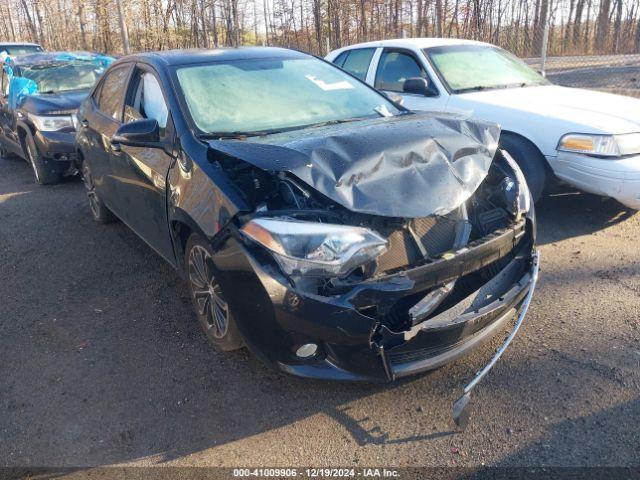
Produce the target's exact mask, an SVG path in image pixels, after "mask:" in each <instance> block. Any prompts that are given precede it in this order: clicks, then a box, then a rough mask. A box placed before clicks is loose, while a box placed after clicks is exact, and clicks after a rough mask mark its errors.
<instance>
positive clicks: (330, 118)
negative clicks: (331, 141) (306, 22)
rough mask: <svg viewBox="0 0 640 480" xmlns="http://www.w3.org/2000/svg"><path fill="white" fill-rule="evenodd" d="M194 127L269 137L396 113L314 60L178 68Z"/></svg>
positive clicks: (350, 79)
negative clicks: (281, 131) (316, 126)
mask: <svg viewBox="0 0 640 480" xmlns="http://www.w3.org/2000/svg"><path fill="white" fill-rule="evenodd" d="M177 76H178V82H179V84H180V88H181V89H182V93H183V95H184V98H185V100H186V104H187V107H188V109H189V113H190V114H191V117H192V119H193V122H194V123H195V125H196V127H197V128H198V129H199V130H200V131H201V132H203V133H206V134H211V135H214V136H215V135H224V134H228V135H231V134H238V133H242V132H246V133H247V134H250V133H257V132H273V131H278V130H289V129H295V128H302V127H306V126H310V125H315V124H322V123H332V122H341V121H348V120H354V119H357V118H367V117H377V116H390V115H395V114H398V113H400V111H399V110H398V109H397V108H396V107H394V106H393V104H392V103H391V102H389V101H388V100H387V99H386V98H385V97H383V96H382V95H381V94H379V93H377V92H376V91H374V90H372V89H371V88H369V87H367V86H366V85H364V84H362V83H360V82H359V81H357V80H355V79H354V78H353V77H351V76H350V75H348V74H346V73H344V72H343V71H341V70H340V69H338V68H336V67H334V66H332V65H330V64H327V63H325V62H323V61H321V60H318V59H316V58H301V59H300V58H298V59H273V58H269V59H251V60H238V61H229V62H220V63H211V64H208V65H194V66H187V67H181V68H179V69H178V71H177Z"/></svg>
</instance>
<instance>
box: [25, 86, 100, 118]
mask: <svg viewBox="0 0 640 480" xmlns="http://www.w3.org/2000/svg"><path fill="white" fill-rule="evenodd" d="M88 93H89V91H88V90H74V91H70V92H63V93H50V94H35V95H28V96H26V97H24V100H23V101H22V103H21V105H20V108H21V109H23V110H26V111H28V112H30V113H35V114H37V115H40V114H43V115H44V114H50V113H52V112H57V111H66V110H76V109H77V108H78V107H79V106H80V104H81V103H82V101H83V100H84V99H85V98H86V97H87V95H88Z"/></svg>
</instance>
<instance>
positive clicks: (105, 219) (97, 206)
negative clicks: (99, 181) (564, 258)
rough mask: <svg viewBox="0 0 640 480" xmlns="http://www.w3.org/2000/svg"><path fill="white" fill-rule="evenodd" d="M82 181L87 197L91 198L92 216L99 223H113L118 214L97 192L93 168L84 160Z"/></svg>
mask: <svg viewBox="0 0 640 480" xmlns="http://www.w3.org/2000/svg"><path fill="white" fill-rule="evenodd" d="M81 171H82V183H84V188H85V190H86V191H87V198H88V200H89V210H91V216H92V217H93V219H94V220H95V221H96V222H98V223H112V222H115V221H116V220H117V218H116V216H115V215H114V214H113V213H112V212H111V210H109V208H108V207H107V206H106V205H105V204H104V202H103V201H102V199H101V198H100V197H99V196H98V193H97V192H96V186H95V184H94V183H93V177H92V176H91V170H89V165H87V162H82V170H81Z"/></svg>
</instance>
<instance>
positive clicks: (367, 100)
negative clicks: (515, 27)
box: [77, 48, 537, 381]
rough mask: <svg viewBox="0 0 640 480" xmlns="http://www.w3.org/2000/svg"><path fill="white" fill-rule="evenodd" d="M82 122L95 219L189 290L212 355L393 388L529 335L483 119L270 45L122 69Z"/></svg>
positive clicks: (504, 182) (524, 295)
mask: <svg viewBox="0 0 640 480" xmlns="http://www.w3.org/2000/svg"><path fill="white" fill-rule="evenodd" d="M78 117H79V118H78V119H79V122H80V123H81V124H82V128H81V130H80V131H79V132H78V136H77V143H78V155H79V157H80V158H81V160H82V161H83V164H82V165H83V175H84V182H85V185H86V188H87V193H88V197H89V203H90V207H91V212H92V214H93V217H94V218H95V220H96V221H98V222H109V221H112V220H114V219H116V218H119V219H121V220H122V221H123V222H124V223H126V224H127V225H128V226H129V227H130V228H131V229H132V230H134V231H135V232H136V233H137V234H138V235H139V236H140V237H141V238H142V239H144V240H145V241H146V242H147V243H148V244H149V245H150V246H151V247H152V248H153V249H155V250H156V251H157V252H158V254H160V255H161V256H162V257H164V258H165V259H166V260H167V261H168V262H169V263H170V264H171V265H173V266H174V267H175V268H176V269H177V270H178V272H180V273H181V274H182V275H184V276H185V277H186V279H187V280H188V282H189V285H190V288H191V294H192V299H193V306H194V308H195V311H196V315H197V318H198V320H199V322H200V324H201V326H202V328H203V329H204V331H205V332H206V334H207V335H208V337H209V339H210V340H211V342H212V343H213V344H214V345H215V346H216V347H218V348H219V349H222V350H233V349H237V348H241V347H242V346H246V347H247V348H249V349H250V350H251V351H252V352H254V353H255V354H256V355H257V356H259V357H260V358H261V359H262V360H264V361H265V362H266V363H268V364H269V365H272V366H274V367H276V368H278V369H280V370H283V371H285V372H289V373H292V374H295V375H300V376H305V377H315V378H328V379H345V380H383V381H390V380H393V379H395V378H398V377H402V376H406V375H409V374H413V373H417V372H422V371H425V370H429V369H433V368H436V367H438V366H440V365H443V364H444V363H446V362H450V361H451V360H453V359H454V358H456V357H458V356H459V355H462V354H464V353H465V352H467V351H469V350H470V349H471V348H473V347H476V346H477V345H479V344H480V343H481V342H483V341H485V340H487V339H488V338H490V337H491V336H493V335H494V334H495V333H497V332H499V331H500V330H501V329H502V328H504V327H506V326H507V325H508V324H509V322H510V321H512V320H513V319H514V316H515V314H516V313H517V312H518V311H519V312H520V314H519V315H518V316H517V320H516V322H515V327H514V328H513V331H512V335H511V336H510V337H509V340H510V338H513V335H514V334H515V331H516V330H517V328H518V327H519V325H520V323H521V322H522V319H523V317H524V311H526V308H527V306H528V303H529V300H530V298H531V293H532V291H533V287H534V285H535V281H536V278H537V275H536V274H537V254H536V251H535V247H534V243H535V219H534V212H533V205H532V203H531V198H530V194H529V191H528V188H527V186H526V183H525V182H524V179H523V177H522V173H521V171H520V169H519V168H518V166H517V164H515V163H514V162H513V160H511V159H510V158H509V157H508V155H506V154H504V153H503V152H501V151H499V150H497V144H498V138H499V128H498V127H497V126H495V125H493V124H489V123H480V122H474V121H471V120H468V119H461V118H457V117H452V116H449V117H439V116H434V115H432V114H414V113H412V112H409V111H407V110H405V109H403V108H402V107H401V106H400V105H398V104H396V103H394V102H392V101H391V100H389V99H388V98H387V97H385V96H384V95H383V94H381V93H379V92H377V91H376V90H374V89H372V88H370V87H369V86H367V85H366V84H364V83H362V82H361V81H359V80H357V79H356V78H354V77H352V76H350V75H349V74H347V73H345V72H343V71H341V70H340V69H338V68H336V67H334V66H333V65H331V64H329V63H327V62H325V61H323V60H320V59H317V58H315V57H313V56H310V55H307V54H304V53H300V52H294V51H290V50H286V49H277V48H246V49H229V50H215V51H205V50H196V51H174V52H162V53H144V54H138V55H132V56H128V57H124V58H122V59H120V60H118V61H117V62H115V63H114V64H113V65H112V66H111V67H110V68H109V70H108V71H107V73H106V74H105V76H104V77H103V78H102V80H101V81H100V82H99V84H98V85H97V86H96V88H95V89H94V91H93V93H92V94H91V95H90V96H89V97H88V99H87V100H86V101H85V102H84V103H83V104H82V106H81V108H80V110H79V113H78ZM507 343H508V342H507ZM504 347H506V344H505V345H504ZM499 353H501V352H499ZM496 359H497V357H494V359H493V360H492V362H493V361H495V360H496ZM491 365H492V363H490V365H489V366H488V367H490V366H491Z"/></svg>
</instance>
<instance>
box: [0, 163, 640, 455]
mask: <svg viewBox="0 0 640 480" xmlns="http://www.w3.org/2000/svg"><path fill="white" fill-rule="evenodd" d="M538 215H539V243H540V247H541V252H542V271H541V280H540V283H539V287H538V290H537V293H536V295H535V297H534V300H533V302H532V306H531V309H530V313H529V315H528V317H527V319H526V321H525V323H524V325H523V328H522V329H521V331H520V333H519V335H518V336H517V337H516V339H515V341H514V342H513V343H512V345H511V347H510V348H509V349H508V350H507V352H506V353H505V355H504V356H503V358H502V359H501V360H500V362H499V363H498V365H497V366H496V368H495V369H494V370H493V371H492V372H491V374H490V375H489V376H488V377H487V378H486V379H485V381H484V382H482V383H481V385H480V386H479V387H478V388H477V390H476V393H475V394H474V397H473V409H472V421H471V424H470V425H469V427H468V429H467V430H466V431H465V432H457V431H455V429H454V428H453V425H452V422H451V417H450V412H451V406H452V403H453V401H454V400H455V399H456V398H457V396H458V395H459V394H460V391H461V388H462V387H463V385H464V383H465V381H466V380H468V379H470V378H471V376H472V374H473V372H474V371H476V370H477V369H479V368H480V367H481V366H482V365H483V364H484V362H486V361H487V360H488V359H489V358H490V355H491V353H492V351H493V350H492V348H495V347H496V346H497V345H498V344H499V339H496V340H495V341H494V342H493V343H492V344H489V345H486V346H484V347H482V348H481V349H479V350H477V351H476V352H474V353H473V354H472V355H471V356H469V357H466V358H464V359H462V360H459V361H457V362H455V363H454V364H452V365H449V366H446V367H444V368H441V369H440V370H437V371H435V372H432V373H431V374H428V375H424V376H420V377H416V378H411V379H408V380H405V381H400V382H398V383H395V384H393V385H363V384H342V383H327V382H319V381H308V380H301V379H297V378H293V377H289V376H285V375H284V374H280V373H277V372H274V371H272V370H270V369H268V368H267V367H265V366H263V365H262V364H261V363H260V362H259V361H258V360H256V359H255V358H253V357H252V356H250V355H249V354H247V353H245V352H240V353H233V354H222V353H217V352H215V351H214V350H213V349H212V348H211V347H210V346H209V345H208V343H207V341H206V339H205V337H204V335H203V334H202V333H201V332H200V330H199V329H198V326H197V323H196V320H195V318H194V317H193V316H192V314H191V307H190V303H189V299H188V295H187V290H186V285H185V283H184V282H183V281H182V280H181V279H180V278H179V277H178V276H177V275H176V274H175V273H174V271H173V270H172V269H171V268H170V267H169V266H168V265H167V264H165V262H164V261H163V260H162V259H160V258H159V257H158V256H157V255H156V254H155V253H153V252H152V251H151V249H149V248H148V247H147V246H146V245H145V244H144V243H143V242H142V241H141V240H139V239H138V238H137V237H136V236H135V235H134V234H133V233H132V232H131V231H130V230H128V229H127V228H126V227H125V226H123V225H122V224H114V225H108V226H100V225H97V224H94V223H93V221H92V220H91V218H90V215H89V210H88V206H87V203H86V200H85V196H84V193H83V188H82V185H81V183H80V182H79V181H78V180H77V179H71V180H68V181H66V182H64V183H62V184H60V185H56V186H51V187H41V186H37V185H34V184H33V183H32V177H31V171H30V169H29V168H28V166H27V164H26V163H24V162H22V161H20V160H16V159H1V160H0V278H1V279H2V280H1V281H0V299H1V300H0V378H1V379H2V380H1V381H0V412H1V413H0V462H1V463H0V465H3V466H46V467H56V466H96V465H114V464H127V465H154V464H168V465H181V466H217V465H222V466H232V467H234V466H258V467H259V466H308V465H314V466H340V465H341V466H346V465H354V466H372V465H374V466H390V467H399V466H425V465H428V466H477V465H482V464H485V465H498V466H540V465H546V466H595V465H599V466H602V465H605V466H608V465H616V466H640V447H639V445H640V438H639V433H638V432H639V430H638V425H639V424H640V395H639V393H640V368H639V367H640V313H639V312H640V275H639V274H640V249H639V246H638V238H639V236H640V214H635V215H634V214H633V213H631V212H627V211H626V210H625V209H624V208H623V207H622V206H620V205H619V204H617V203H616V202H615V201H612V200H603V199H601V198H599V197H594V196H590V195H582V194H571V193H569V192H567V193H564V194H559V195H556V196H553V197H550V198H546V199H544V200H543V201H542V203H541V204H540V205H539V206H538Z"/></svg>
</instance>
